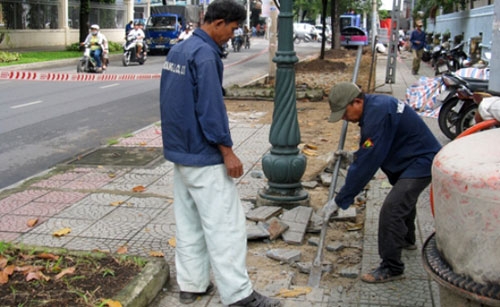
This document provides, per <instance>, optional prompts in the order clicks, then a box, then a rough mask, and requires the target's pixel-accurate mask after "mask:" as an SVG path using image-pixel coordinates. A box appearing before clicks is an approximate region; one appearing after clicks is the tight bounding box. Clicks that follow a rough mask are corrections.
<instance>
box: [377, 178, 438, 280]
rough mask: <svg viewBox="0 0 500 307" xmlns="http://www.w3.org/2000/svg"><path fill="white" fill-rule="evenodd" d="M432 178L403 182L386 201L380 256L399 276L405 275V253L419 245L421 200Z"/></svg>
mask: <svg viewBox="0 0 500 307" xmlns="http://www.w3.org/2000/svg"><path fill="white" fill-rule="evenodd" d="M430 182H431V177H425V178H414V179H412V178H406V179H399V180H398V181H397V182H396V184H395V185H394V187H393V188H392V190H391V191H390V192H389V194H388V195H387V197H386V198H385V200H384V204H383V205H382V209H381V210H380V218H379V224H378V252H379V255H380V258H381V259H382V263H381V266H383V267H387V268H389V269H390V271H391V273H393V274H395V275H397V274H401V273H403V272H404V269H405V265H404V263H403V262H402V261H401V251H402V249H403V247H404V246H405V245H410V244H415V217H416V215H417V208H416V204H417V200H418V197H419V195H420V193H422V191H423V190H424V189H425V188H426V187H427V186H428V185H429V183H430Z"/></svg>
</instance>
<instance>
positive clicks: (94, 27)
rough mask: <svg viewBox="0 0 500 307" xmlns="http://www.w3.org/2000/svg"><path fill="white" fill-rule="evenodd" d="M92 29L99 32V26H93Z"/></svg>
mask: <svg viewBox="0 0 500 307" xmlns="http://www.w3.org/2000/svg"><path fill="white" fill-rule="evenodd" d="M90 29H96V30H99V26H98V25H91V26H90Z"/></svg>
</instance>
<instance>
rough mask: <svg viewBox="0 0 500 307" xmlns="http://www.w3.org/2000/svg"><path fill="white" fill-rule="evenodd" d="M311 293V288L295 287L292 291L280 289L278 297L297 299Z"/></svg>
mask: <svg viewBox="0 0 500 307" xmlns="http://www.w3.org/2000/svg"><path fill="white" fill-rule="evenodd" d="M311 291H312V288H311V287H296V288H294V289H281V290H280V292H279V293H278V296H281V297H298V296H301V295H306V294H308V293H310V292H311Z"/></svg>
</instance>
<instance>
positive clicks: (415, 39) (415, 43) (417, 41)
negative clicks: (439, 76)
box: [410, 20, 426, 75]
mask: <svg viewBox="0 0 500 307" xmlns="http://www.w3.org/2000/svg"><path fill="white" fill-rule="evenodd" d="M415 24H416V29H415V30H413V31H412V32H411V35H410V43H411V52H412V54H413V63H412V67H411V73H412V74H414V75H417V74H418V70H419V69H420V61H421V60H422V55H423V53H424V47H425V37H426V34H425V32H424V31H422V27H423V25H424V24H423V23H422V20H417V21H416V22H415Z"/></svg>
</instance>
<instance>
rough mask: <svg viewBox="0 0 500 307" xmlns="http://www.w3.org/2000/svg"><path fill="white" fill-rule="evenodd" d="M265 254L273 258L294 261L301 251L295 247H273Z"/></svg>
mask: <svg viewBox="0 0 500 307" xmlns="http://www.w3.org/2000/svg"><path fill="white" fill-rule="evenodd" d="M266 256H267V257H269V258H271V259H274V260H278V261H282V262H286V263H294V262H297V261H299V260H300V258H301V257H302V252H301V251H299V250H295V249H285V248H275V249H271V250H268V251H267V252H266Z"/></svg>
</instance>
